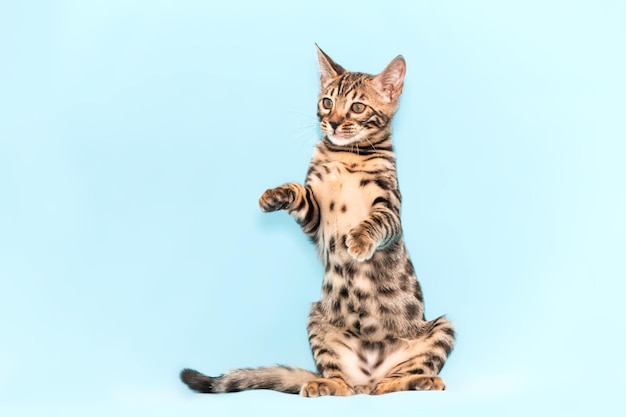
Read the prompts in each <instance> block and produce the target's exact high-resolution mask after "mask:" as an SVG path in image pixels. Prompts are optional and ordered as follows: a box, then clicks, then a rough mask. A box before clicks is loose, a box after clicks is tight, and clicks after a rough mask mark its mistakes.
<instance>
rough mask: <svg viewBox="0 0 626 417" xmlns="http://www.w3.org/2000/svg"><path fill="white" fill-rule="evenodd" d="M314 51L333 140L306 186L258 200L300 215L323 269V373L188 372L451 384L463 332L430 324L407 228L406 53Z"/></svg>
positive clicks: (312, 326) (258, 381)
mask: <svg viewBox="0 0 626 417" xmlns="http://www.w3.org/2000/svg"><path fill="white" fill-rule="evenodd" d="M317 54H318V61H319V67H320V72H321V89H320V95H319V102H318V105H317V108H318V111H317V114H318V117H319V120H320V126H321V129H322V131H323V133H324V137H323V139H322V140H321V141H320V142H319V143H318V144H317V146H316V148H315V151H314V153H313V159H312V161H311V164H310V166H309V171H308V173H307V176H306V181H305V183H304V185H301V184H298V183H288V184H285V185H281V186H280V187H277V188H272V189H269V190H267V191H265V193H263V195H261V198H260V200H259V204H260V206H261V210H263V211H264V212H271V211H276V210H286V211H287V212H288V213H289V214H291V215H292V216H293V217H294V218H295V219H296V221H297V222H298V223H299V224H300V226H301V227H302V230H303V231H304V233H306V234H307V236H309V237H310V238H311V239H312V240H313V241H314V242H315V244H316V245H317V249H318V252H319V256H320V258H321V260H322V263H323V265H324V280H323V285H322V296H321V300H320V301H318V302H315V303H313V305H312V308H311V313H310V315H309V319H308V332H309V341H310V344H311V349H312V351H313V357H314V360H315V364H316V365H317V373H315V372H310V371H306V370H302V369H295V368H290V367H286V366H274V367H269V368H248V369H236V370H232V371H230V372H228V373H226V374H224V375H222V376H218V377H209V376H206V375H203V374H201V373H199V372H197V371H194V370H191V369H185V370H183V371H182V372H181V378H182V380H183V382H185V383H186V384H187V385H188V386H189V388H191V389H192V390H195V391H198V392H204V393H218V392H234V391H242V390H250V389H272V390H276V391H281V392H287V393H300V395H302V396H304V397H318V396H322V395H352V394H357V393H367V394H384V393H388V392H393V391H406V390H443V389H444V388H445V385H444V383H443V380H442V379H441V377H439V376H437V374H438V373H439V371H440V370H441V368H442V367H443V365H444V362H445V361H446V359H447V357H448V355H449V354H450V351H451V350H452V348H453V346H454V340H455V335H454V328H453V326H452V324H451V323H450V322H449V321H448V320H447V319H446V318H444V317H439V318H437V319H435V320H433V321H426V319H425V316H424V301H423V297H422V291H421V288H420V285H419V283H418V281H417V279H416V276H415V270H414V269H413V265H412V263H411V260H410V259H409V254H408V253H407V249H406V247H405V245H404V241H403V238H402V228H401V225H400V203H401V196H400V190H399V189H398V180H397V176H396V163H395V155H394V151H393V146H392V142H391V118H392V116H393V114H394V113H395V111H396V109H397V108H398V98H399V97H400V93H401V92H402V87H403V83H404V75H405V71H406V64H405V61H404V58H402V56H398V57H396V58H395V59H394V60H393V61H391V63H390V64H389V65H388V66H387V67H386V68H385V69H384V70H383V72H381V73H380V74H379V75H376V76H372V75H368V74H362V73H358V72H350V71H346V70H345V69H344V68H343V67H341V66H340V65H338V64H337V63H335V62H334V61H333V60H332V59H331V58H330V57H328V55H326V54H325V53H324V52H323V51H322V50H321V49H319V48H317Z"/></svg>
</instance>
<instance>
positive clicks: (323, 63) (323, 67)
mask: <svg viewBox="0 0 626 417" xmlns="http://www.w3.org/2000/svg"><path fill="white" fill-rule="evenodd" d="M315 47H316V48H317V62H318V63H319V66H320V83H321V84H322V87H325V86H326V85H328V83H329V82H330V81H331V80H332V79H333V78H335V77H338V76H340V75H341V74H343V73H344V72H345V71H346V70H345V69H344V68H343V67H342V66H341V65H339V64H337V63H336V62H335V61H333V60H332V59H330V57H329V56H328V55H326V54H325V53H324V51H322V50H321V49H320V47H319V46H317V44H315Z"/></svg>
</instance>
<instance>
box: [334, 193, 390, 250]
mask: <svg viewBox="0 0 626 417" xmlns="http://www.w3.org/2000/svg"><path fill="white" fill-rule="evenodd" d="M381 200H384V199H381ZM376 201H378V199H377V200H376ZM400 234H401V228H400V215H399V210H398V209H396V208H395V207H394V206H391V205H390V204H389V202H388V201H387V200H384V201H382V202H381V204H379V203H376V202H375V203H374V205H373V210H372V212H371V213H370V216H369V217H368V218H366V219H365V220H363V221H362V222H361V223H359V224H358V225H357V226H355V227H354V228H352V230H350V232H348V235H347V236H346V247H347V249H348V253H349V254H350V255H351V256H352V257H353V258H354V259H356V260H357V261H359V262H363V261H366V260H368V259H370V258H371V257H372V256H374V252H375V251H376V250H377V249H378V248H381V247H385V246H387V245H389V244H391V243H392V242H395V241H396V240H397V239H398V238H399V237H400Z"/></svg>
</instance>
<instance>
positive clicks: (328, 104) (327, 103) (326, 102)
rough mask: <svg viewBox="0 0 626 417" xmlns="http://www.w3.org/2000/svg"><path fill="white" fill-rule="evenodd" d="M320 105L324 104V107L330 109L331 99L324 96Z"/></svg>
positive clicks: (331, 105)
mask: <svg viewBox="0 0 626 417" xmlns="http://www.w3.org/2000/svg"><path fill="white" fill-rule="evenodd" d="M322 106H324V108H325V109H332V108H333V101H332V100H331V99H329V98H325V99H323V100H322Z"/></svg>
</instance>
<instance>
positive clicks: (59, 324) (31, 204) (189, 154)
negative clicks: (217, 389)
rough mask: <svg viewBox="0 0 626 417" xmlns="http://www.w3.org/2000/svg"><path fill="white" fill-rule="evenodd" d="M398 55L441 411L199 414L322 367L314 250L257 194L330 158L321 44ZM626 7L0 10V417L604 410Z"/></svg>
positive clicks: (405, 400)
mask: <svg viewBox="0 0 626 417" xmlns="http://www.w3.org/2000/svg"><path fill="white" fill-rule="evenodd" d="M315 42H317V43H318V44H319V45H320V46H321V47H322V48H323V49H324V50H325V51H326V52H327V53H328V54H329V55H330V56H331V57H333V58H334V59H336V60H337V61H338V62H339V63H341V64H342V65H344V66H345V67H346V68H348V69H353V70H359V71H363V72H371V73H375V72H378V71H380V70H381V69H382V68H383V67H384V66H385V65H386V64H387V63H388V62H389V61H390V60H391V59H392V58H393V57H394V56H396V55H398V54H403V55H404V57H405V58H406V60H407V63H408V72H407V78H406V83H405V89H404V93H403V97H402V100H401V107H400V110H399V112H398V114H397V117H396V119H395V125H394V126H395V129H394V138H395V143H396V150H397V153H398V169H399V177H400V184H401V188H402V192H403V195H404V207H403V225H404V229H405V235H406V240H407V242H408V246H409V250H410V252H411V254H412V257H413V259H414V262H415V265H416V270H417V272H418V275H419V277H420V280H421V282H422V284H423V287H424V292H425V296H426V308H427V315H428V317H431V318H432V317H435V316H437V315H440V314H445V313H447V314H448V317H449V318H450V319H451V320H453V321H454V323H455V324H456V326H457V329H458V344H457V347H456V350H455V352H454V353H453V355H452V357H451V359H450V360H449V362H448V364H447V365H446V367H445V369H444V371H443V374H442V375H443V377H444V378H445V380H446V382H447V384H448V387H449V389H448V391H446V392H443V393H415V392H412V393H398V394H392V395H388V396H383V397H366V396H357V397H352V398H344V399H338V398H323V399H318V400H306V399H300V398H299V397H296V396H288V395H284V394H279V393H273V392H247V393H241V394H233V395H224V396H201V395H195V394H192V393H191V392H189V391H188V390H187V389H186V387H184V386H183V385H182V384H181V383H180V382H179V381H178V372H179V370H180V369H181V368H182V367H185V366H191V367H195V368H197V369H199V370H202V371H205V372H207V373H211V374H218V373H221V372H223V371H225V370H226V369H229V368H233V367H240V366H256V365H270V364H273V363H285V364H290V365H296V366H302V367H307V368H312V367H313V363H312V360H311V358H310V353H309V350H308V345H307V337H306V329H305V321H306V315H307V312H308V309H309V305H310V303H311V302H312V301H314V300H316V299H317V298H318V296H319V292H320V279H321V272H322V271H321V268H320V266H319V264H318V262H317V260H316V255H315V251H314V248H313V246H312V245H311V244H310V243H309V242H308V241H307V239H306V238H305V237H304V235H303V234H302V233H301V232H300V231H299V228H298V226H297V225H296V224H295V222H293V221H292V219H290V218H289V217H288V216H287V215H286V214H285V213H275V214H270V215H263V214H261V213H260V212H259V210H258V207H257V198H258V196H259V195H260V193H261V192H262V191H264V190H265V189H266V188H268V187H272V186H276V185H279V184H281V183H283V182H286V181H294V180H297V181H301V180H303V179H304V175H305V173H306V169H307V164H308V160H309V157H310V154H311V151H312V147H313V146H314V143H315V142H316V140H317V138H319V133H318V132H319V131H318V129H317V122H316V119H315V110H316V97H317V89H318V84H317V83H318V72H317V63H316V57H315V49H314V43H315ZM625 43H626V7H625V6H624V3H623V2H619V1H615V2H611V1H587V2H582V1H581V2H577V1H506V2H505V1H438V2H435V1H405V2H395V1H389V0H388V1H371V2H368V1H365V0H363V1H358V2H357V1H325V0H318V1H309V2H297V1H276V0H274V1H271V0H268V1H263V2H260V1H259V2H256V1H249V2H241V1H230V2H222V3H216V2H212V1H200V0H198V1H182V0H181V1H171V2H168V1H135V0H123V1H122V0H119V1H118V0H106V1H2V2H0V62H1V63H0V320H1V322H0V325H1V329H0V341H1V343H0V414H1V415H3V416H26V415H37V416H42V415H46V416H49V415H59V416H69V415H77V416H78V415H80V416H85V415H89V416H98V415H102V416H112V415H116V416H126V415H128V416H134V415H152V416H157V415H163V416H165V415H168V416H171V415H177V416H182V415H239V416H240V415H295V416H320V415H324V416H330V415H337V416H338V415H342V414H341V413H342V411H346V413H344V415H357V414H358V415H360V416H375V415H376V416H380V415H392V414H393V415H403V414H404V413H406V415H409V413H410V415H426V413H429V415H440V416H443V415H450V416H453V415H460V414H461V413H462V414H463V415H468V414H475V415H481V416H484V415H494V416H495V415H498V416H500V415H529V414H530V413H534V414H536V415H550V414H552V415H565V414H566V413H567V414H568V415H576V414H579V415H618V414H621V412H622V411H623V410H624V408H625V407H624V405H623V402H622V397H623V390H624V387H625V377H624V372H625V371H626V366H625V361H624V348H625V346H624V343H623V340H622V339H623V337H624V324H623V317H624V307H623V305H624V295H623V294H624V290H625V287H624V284H623V282H624V279H625V278H626V268H625V266H624V258H625V252H626V251H625V249H626V240H625V237H624V236H625V233H626V221H625V216H624V213H626V196H625V187H624V182H625V179H626V169H625V168H624V163H625V162H624V161H625V158H626V145H624V143H625V140H626V121H625V120H626V117H625V116H626V81H625V80H626V76H625V74H626V48H625V47H624V45H625Z"/></svg>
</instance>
